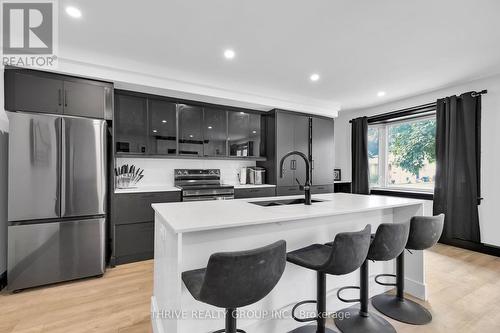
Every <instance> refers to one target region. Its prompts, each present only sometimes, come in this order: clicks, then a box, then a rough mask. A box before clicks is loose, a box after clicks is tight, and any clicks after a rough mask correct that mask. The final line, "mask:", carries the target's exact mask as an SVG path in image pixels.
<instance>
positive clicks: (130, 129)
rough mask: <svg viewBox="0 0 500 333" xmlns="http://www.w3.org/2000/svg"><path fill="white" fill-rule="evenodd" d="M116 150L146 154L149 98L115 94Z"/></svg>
mask: <svg viewBox="0 0 500 333" xmlns="http://www.w3.org/2000/svg"><path fill="white" fill-rule="evenodd" d="M115 108H116V112H115V124H116V125H115V135H116V139H115V142H116V152H118V153H132V154H145V153H146V147H147V127H148V126H147V119H148V116H147V99H146V98H143V97H137V96H129V95H122V94H116V95H115Z"/></svg>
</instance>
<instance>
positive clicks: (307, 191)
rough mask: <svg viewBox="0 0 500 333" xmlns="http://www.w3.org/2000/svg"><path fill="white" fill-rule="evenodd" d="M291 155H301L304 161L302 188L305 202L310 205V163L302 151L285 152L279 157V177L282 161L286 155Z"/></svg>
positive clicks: (281, 174) (281, 176) (281, 173)
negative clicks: (304, 181) (304, 169)
mask: <svg viewBox="0 0 500 333" xmlns="http://www.w3.org/2000/svg"><path fill="white" fill-rule="evenodd" d="M291 155H297V156H300V157H302V159H303V160H304V162H306V183H305V184H304V186H303V188H304V194H305V204H306V205H310V204H311V179H310V175H311V173H310V170H311V164H310V163H309V159H308V158H307V156H306V155H305V154H304V153H302V152H300V151H291V152H289V153H287V154H285V156H283V157H282V158H281V161H280V178H283V163H284V162H285V160H286V158H287V157H288V156H291Z"/></svg>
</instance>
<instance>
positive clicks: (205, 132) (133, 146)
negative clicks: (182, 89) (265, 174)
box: [114, 90, 265, 160]
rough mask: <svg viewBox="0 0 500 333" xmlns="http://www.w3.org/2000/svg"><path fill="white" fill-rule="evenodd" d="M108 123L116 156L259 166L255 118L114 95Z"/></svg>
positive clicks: (119, 92)
mask: <svg viewBox="0 0 500 333" xmlns="http://www.w3.org/2000/svg"><path fill="white" fill-rule="evenodd" d="M181 102H182V103H181ZM114 118H115V134H116V136H115V142H116V152H117V153H119V154H122V155H124V154H125V155H126V154H137V153H139V154H148V155H159V156H169V155H171V156H183V157H185V156H191V157H207V158H211V157H221V158H227V157H233V158H237V157H254V158H256V159H257V160H263V158H260V157H262V156H261V155H262V154H263V152H264V151H265V147H263V149H262V148H261V146H264V145H263V143H264V142H265V140H263V141H262V142H261V126H262V125H261V122H262V121H263V118H262V117H261V114H260V113H255V112H240V111H237V110H233V109H231V108H229V107H227V108H226V107H224V106H216V105H213V104H204V103H199V102H192V103H191V102H187V101H178V100H175V99H172V98H168V97H162V96H154V95H149V94H142V93H136V92H132V91H124V90H116V91H115V116H114ZM230 148H231V149H230ZM230 151H231V153H230Z"/></svg>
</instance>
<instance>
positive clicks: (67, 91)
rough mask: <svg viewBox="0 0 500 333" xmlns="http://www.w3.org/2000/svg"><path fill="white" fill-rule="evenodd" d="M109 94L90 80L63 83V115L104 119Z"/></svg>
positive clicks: (109, 91)
mask: <svg viewBox="0 0 500 333" xmlns="http://www.w3.org/2000/svg"><path fill="white" fill-rule="evenodd" d="M110 94H111V89H109V87H104V86H102V85H100V84H96V83H94V82H92V81H90V80H75V81H64V97H63V101H64V111H63V113H64V114H67V115H71V116H80V117H90V118H101V119H103V118H105V116H104V114H105V111H106V109H107V108H109V107H110V106H108V105H107V104H108V103H109V99H110V97H109V96H108V95H110Z"/></svg>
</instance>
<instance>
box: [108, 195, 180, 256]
mask: <svg viewBox="0 0 500 333" xmlns="http://www.w3.org/2000/svg"><path fill="white" fill-rule="evenodd" d="M180 201H181V192H180V191H171V192H149V193H120V194H115V195H114V205H113V213H112V215H113V216H112V219H113V228H114V251H113V256H112V257H113V259H114V262H115V264H118V265H119V264H125V263H129V262H134V261H140V260H147V259H152V258H153V257H154V210H153V208H152V207H151V204H153V203H163V202H180Z"/></svg>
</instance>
